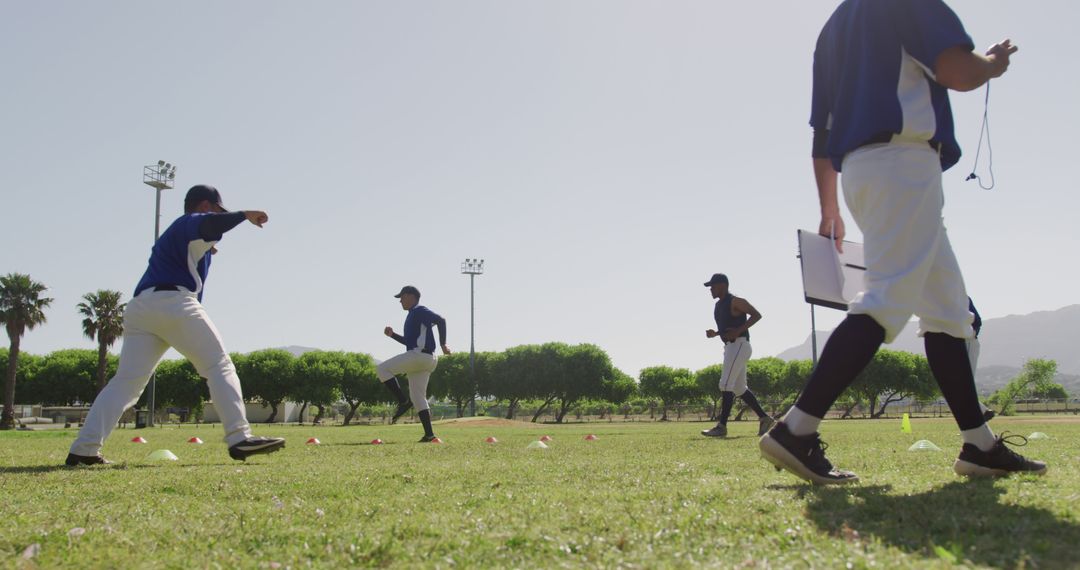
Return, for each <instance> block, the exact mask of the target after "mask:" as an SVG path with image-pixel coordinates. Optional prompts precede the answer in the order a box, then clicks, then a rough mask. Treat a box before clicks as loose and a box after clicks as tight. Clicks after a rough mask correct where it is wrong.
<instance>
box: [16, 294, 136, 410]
mask: <svg viewBox="0 0 1080 570" xmlns="http://www.w3.org/2000/svg"><path fill="white" fill-rule="evenodd" d="M47 290H48V288H47V287H45V285H44V284H43V283H40V282H37V281H34V280H33V279H31V278H30V276H29V275H24V274H22V273H9V274H7V275H4V276H2V277H0V323H2V324H3V325H4V328H5V330H6V331H7V335H8V339H9V340H10V343H11V344H10V347H9V348H8V352H7V365H6V366H5V367H4V369H5V372H6V374H5V376H4V408H3V412H2V413H0V429H11V428H13V427H14V426H15V408H14V405H15V381H16V377H17V371H18V365H19V352H20V350H19V349H20V347H19V344H20V342H21V341H22V337H23V335H24V334H26V331H29V330H33V329H34V327H36V326H38V325H41V324H44V323H45V309H47V308H48V307H49V306H50V305H52V302H53V299H52V298H50V297H45V296H44V293H45V291H47ZM121 297H122V294H121V293H120V292H119V291H109V290H99V291H97V292H94V293H87V294H85V295H83V302H81V303H79V304H78V305H77V306H76V309H77V310H78V311H79V314H80V315H82V316H83V317H84V318H83V321H82V328H83V334H85V335H86V336H87V337H89V338H90V340H97V341H98V351H97V360H96V368H95V376H94V377H95V379H96V385H95V387H96V389H95V392H94V395H96V394H97V392H99V391H101V389H102V388H103V387H105V381H106V378H108V375H107V367H108V358H109V347H111V346H112V345H113V343H115V342H116V340H117V339H119V338H120V336H121V335H122V334H123V332H124V325H123V314H124V306H125V303H121V302H120V298H121Z"/></svg>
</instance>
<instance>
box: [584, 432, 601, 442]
mask: <svg viewBox="0 0 1080 570" xmlns="http://www.w3.org/2000/svg"><path fill="white" fill-rule="evenodd" d="M598 439H600V438H598V437H596V436H595V435H593V434H591V433H590V434H589V435H587V436H585V441H596V440H598Z"/></svg>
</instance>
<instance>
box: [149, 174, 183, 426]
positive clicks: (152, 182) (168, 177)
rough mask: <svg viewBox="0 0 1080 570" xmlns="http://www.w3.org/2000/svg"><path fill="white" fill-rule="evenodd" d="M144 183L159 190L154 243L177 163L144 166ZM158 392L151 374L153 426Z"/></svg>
mask: <svg viewBox="0 0 1080 570" xmlns="http://www.w3.org/2000/svg"><path fill="white" fill-rule="evenodd" d="M142 181H143V184H146V185H147V186H149V187H151V188H153V189H155V190H157V192H156V193H157V200H156V202H155V205H154V243H157V240H158V238H159V237H160V236H161V191H162V190H168V189H170V188H173V187H174V185H175V182H176V165H175V164H171V163H168V162H165V161H164V160H159V161H157V164H150V165H147V166H144V167H143V179H142ZM156 392H157V381H156V380H155V379H154V376H150V395H149V396H148V397H147V403H148V404H149V405H150V414H149V416H148V417H147V420H146V425H147V426H150V427H153V425H154V404H155V402H154V399H155V398H154V397H155V395H156V394H155V393H156Z"/></svg>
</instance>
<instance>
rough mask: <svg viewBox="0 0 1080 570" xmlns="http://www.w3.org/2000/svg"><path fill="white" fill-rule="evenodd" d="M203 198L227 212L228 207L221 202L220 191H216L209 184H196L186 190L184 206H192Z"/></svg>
mask: <svg viewBox="0 0 1080 570" xmlns="http://www.w3.org/2000/svg"><path fill="white" fill-rule="evenodd" d="M203 200H209V201H210V203H211V204H214V205H215V206H217V207H218V208H221V209H222V210H225V211H226V212H228V211H229V210H228V208H226V207H225V204H222V203H221V192H218V189H217V188H214V187H213V186H209V185H207V184H196V185H195V186H192V187H191V189H190V190H188V191H187V196H184V206H185V207H187V206H194V205H196V204H198V203H199V202H202V201H203Z"/></svg>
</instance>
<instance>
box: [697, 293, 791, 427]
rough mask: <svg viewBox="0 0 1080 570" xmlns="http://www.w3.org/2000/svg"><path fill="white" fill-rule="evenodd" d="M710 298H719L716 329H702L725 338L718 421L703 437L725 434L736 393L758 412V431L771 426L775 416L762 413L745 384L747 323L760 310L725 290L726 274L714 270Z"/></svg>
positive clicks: (756, 317)
mask: <svg viewBox="0 0 1080 570" xmlns="http://www.w3.org/2000/svg"><path fill="white" fill-rule="evenodd" d="M705 286H706V287H708V288H709V291H710V292H711V293H712V298H713V299H719V301H717V302H716V307H715V308H713V318H715V319H716V329H715V330H714V329H709V330H707V331H705V336H706V337H707V338H716V337H720V340H722V341H724V367H723V371H722V373H721V376H720V395H721V405H720V421H719V422H717V424H716V426H714V427H713V428H712V429H707V430H702V431H701V435H704V436H706V437H726V436H727V422H728V417H729V416H730V415H731V406H732V404H733V403H734V402H735V396H738V397H739V398H741V399H742V401H743V402H744V403H746V405H747V406H749V407H750V409H751V410H754V413H755V414H757V416H758V435H762V434H764V433H765V432H766V431H768V430H769V428H771V427H772V425H773V424H774V423H776V421H775V420H773V419H772V418H771V417H769V415H768V414H766V413H765V410H763V409H762V408H761V404H759V403H758V399H757V396H754V393H753V392H751V391H750V389H749V388H747V386H746V363H747V361H749V360H750V354H751V353H752V352H753V350H752V349H751V348H750V333H749V332H748V331H749V330H750V327H752V326H754V324H755V323H757V322H758V321H760V320H761V313H759V312H758V311H757V309H755V308H754V306H753V305H751V304H750V303H749V301H747V300H746V299H743V298H742V297H736V296H735V295H732V294H731V292H730V291H728V278H727V275H724V274H723V273H716V274H714V275H713V276H712V278H710V279H709V280H708V281H706V282H705Z"/></svg>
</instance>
